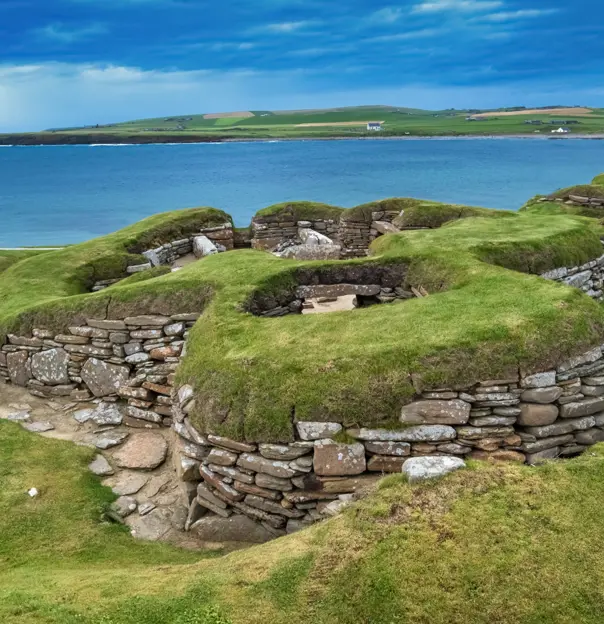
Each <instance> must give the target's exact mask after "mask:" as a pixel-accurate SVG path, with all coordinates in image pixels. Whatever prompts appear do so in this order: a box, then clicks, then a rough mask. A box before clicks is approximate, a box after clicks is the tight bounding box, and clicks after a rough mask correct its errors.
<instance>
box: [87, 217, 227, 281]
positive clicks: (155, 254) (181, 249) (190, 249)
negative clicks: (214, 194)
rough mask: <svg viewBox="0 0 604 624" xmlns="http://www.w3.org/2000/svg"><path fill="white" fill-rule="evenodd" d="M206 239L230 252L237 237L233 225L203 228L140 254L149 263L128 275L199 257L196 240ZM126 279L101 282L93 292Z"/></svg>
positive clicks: (120, 278) (135, 265)
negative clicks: (184, 258) (179, 260)
mask: <svg viewBox="0 0 604 624" xmlns="http://www.w3.org/2000/svg"><path fill="white" fill-rule="evenodd" d="M203 237H205V238H206V239H208V240H209V241H210V243H211V244H212V245H214V246H215V248H216V251H218V252H220V251H230V250H231V249H234V248H235V236H234V233H233V225H232V224H231V223H224V224H222V225H219V226H215V227H210V228H203V229H200V230H199V232H197V233H195V234H192V235H191V236H188V237H187V238H182V239H179V240H174V241H170V242H167V243H164V244H163V245H160V246H158V247H155V248H154V249H147V250H145V251H143V252H141V253H140V255H142V256H144V257H145V258H146V259H147V262H143V263H141V264H134V265H130V266H129V267H127V268H126V273H127V274H128V275H132V274H133V273H140V272H141V271H147V270H148V269H151V268H153V267H157V266H168V265H171V264H173V263H174V262H176V260H178V259H179V258H182V257H183V256H187V255H189V254H191V253H196V255H198V256H199V251H198V249H196V245H195V241H196V239H199V238H203ZM122 279H124V276H122V277H116V278H113V279H105V280H99V281H97V282H95V283H94V285H93V286H92V292H98V291H99V290H104V289H105V288H107V287H108V286H111V285H112V284H115V283H117V282H119V281H121V280H122Z"/></svg>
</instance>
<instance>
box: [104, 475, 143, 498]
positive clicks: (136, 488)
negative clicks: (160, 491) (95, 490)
mask: <svg viewBox="0 0 604 624" xmlns="http://www.w3.org/2000/svg"><path fill="white" fill-rule="evenodd" d="M148 481H149V477H148V476H147V475H144V474H140V473H138V474H137V473H134V472H122V473H120V474H119V475H118V476H117V477H116V478H115V479H112V480H110V481H108V482H104V483H103V485H108V486H109V487H110V488H111V489H112V490H113V492H114V493H115V494H117V495H118V496H130V495H132V494H136V493H137V492H140V490H142V489H143V488H144V487H145V485H146V484H147V482H148Z"/></svg>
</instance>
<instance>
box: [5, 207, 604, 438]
mask: <svg viewBox="0 0 604 624" xmlns="http://www.w3.org/2000/svg"><path fill="white" fill-rule="evenodd" d="M292 207H293V208H292ZM395 207H396V208H395ZM401 207H403V209H404V210H405V213H404V215H403V218H404V217H405V216H406V215H407V218H408V219H410V222H412V223H424V224H431V225H432V226H436V225H438V224H440V223H443V222H446V223H445V224H444V226H443V227H440V228H438V229H430V230H419V231H410V232H403V233H400V234H396V235H390V236H385V237H382V238H380V239H378V240H377V241H376V242H375V243H374V247H373V252H374V256H373V257H372V258H371V259H364V260H351V261H347V262H315V263H308V262H297V261H290V260H282V259H279V258H276V257H274V256H272V255H270V254H267V253H264V252H260V251H252V250H239V251H233V252H230V253H228V254H219V255H214V256H210V257H207V258H205V259H203V260H201V261H199V262H196V263H193V264H191V265H189V266H187V267H185V268H183V269H182V270H180V271H178V272H176V273H170V274H166V275H161V273H164V272H165V269H159V270H157V271H154V272H150V273H149V274H148V275H144V274H143V276H142V277H138V276H137V277H132V278H129V279H127V280H124V281H123V282H120V283H119V284H116V285H114V286H112V287H111V288H108V289H106V290H104V291H101V292H99V293H95V294H89V293H87V292H86V290H87V289H88V288H89V287H90V285H91V284H92V283H93V282H94V281H95V280H97V279H105V278H110V277H116V275H119V273H120V272H121V271H123V270H124V268H125V266H126V264H128V262H131V261H138V260H139V257H138V256H137V255H133V252H139V251H141V250H142V249H143V248H145V246H151V245H155V244H157V243H159V242H166V241H167V240H171V239H174V238H181V237H182V236H183V235H184V233H186V232H188V231H195V230H196V229H198V228H199V227H200V223H203V224H205V225H208V224H211V223H216V222H224V221H225V220H227V219H228V216H227V215H225V214H224V213H221V212H220V211H216V210H213V209H196V210H191V211H179V212H176V213H166V214H164V215H156V216H155V217H151V218H149V219H146V220H144V221H142V222H140V223H138V224H136V225H134V226H130V227H129V228H126V229H124V230H121V231H120V232H116V233H115V234H112V235H110V236H107V237H103V238H100V239H95V240H93V241H89V242H87V243H83V244H81V245H74V246H72V247H69V248H66V249H64V250H62V251H56V252H49V254H48V255H45V256H38V257H33V258H28V259H26V260H22V261H20V262H17V263H16V264H14V265H13V266H12V267H10V268H8V269H7V270H6V271H4V273H2V274H0V294H1V295H2V297H1V299H0V335H2V333H3V332H4V333H6V332H9V331H19V332H21V333H25V332H27V331H29V330H31V328H33V327H51V328H56V329H57V330H63V329H64V328H65V327H66V326H69V325H70V324H73V323H74V322H77V321H79V320H81V319H84V318H86V317H91V316H92V317H99V316H100V317H101V318H105V317H106V316H107V317H108V318H120V317H124V316H129V315H133V314H138V313H161V314H169V313H176V312H202V311H203V314H202V317H201V318H200V319H199V321H198V322H197V323H196V325H195V327H194V328H193V330H192V331H191V335H190V340H189V346H188V349H187V356H186V358H185V359H184V361H183V363H182V366H181V367H180V369H179V381H180V382H183V383H184V382H188V383H191V384H192V385H193V386H194V387H195V389H196V392H197V396H198V401H197V402H196V405H197V407H196V412H195V413H194V414H193V419H194V420H195V422H196V423H197V425H198V426H199V427H200V428H202V429H204V430H208V431H213V432H216V433H220V434H224V435H228V436H231V437H235V438H239V439H247V440H250V441H257V440H261V441H275V442H277V441H282V442H284V441H289V440H290V439H291V437H292V427H291V419H292V415H295V417H296V418H298V419H300V420H334V421H337V422H342V423H343V424H345V425H350V426H354V425H364V426H374V425H383V424H387V423H391V422H392V421H394V420H396V419H397V418H398V412H399V409H400V405H401V404H404V403H405V402H406V401H407V400H409V398H410V397H411V396H412V395H414V394H415V393H416V392H417V391H418V390H419V389H420V388H421V387H440V386H444V385H447V384H451V383H454V384H455V385H459V384H460V383H468V384H472V383H475V382H476V381H478V380H480V379H485V378H499V377H507V376H509V374H510V373H515V372H516V371H517V370H518V368H519V367H520V368H522V369H523V370H525V371H530V372H533V371H539V370H546V369H547V368H549V367H551V366H554V365H555V364H557V363H558V362H559V361H561V360H563V359H566V358H567V357H568V356H570V355H575V354H577V353H579V352H582V351H584V350H586V349H587V348H588V347H590V346H593V344H600V343H601V342H602V338H601V337H602V334H603V333H604V311H603V310H602V308H601V306H599V305H598V304H597V303H595V302H594V301H592V300H591V299H589V298H588V297H587V296H585V295H583V294H582V293H581V292H579V291H577V290H575V289H572V288H568V287H565V286H561V285H559V284H555V283H552V282H547V281H545V280H542V279H540V278H539V277H537V276H535V275H534V274H538V273H541V272H543V271H546V270H549V269H551V268H555V267H559V266H570V265H577V264H582V263H584V262H586V261H588V260H590V259H592V258H595V257H598V256H599V255H601V253H602V245H601V243H600V238H599V237H600V234H601V233H602V230H601V228H600V226H599V225H598V224H597V222H596V221H594V220H590V219H584V218H579V217H576V216H574V215H568V214H555V215H552V214H533V213H532V212H527V213H521V214H517V213H505V212H503V213H501V212H498V211H488V210H486V209H478V208H467V207H463V206H450V205H440V206H439V205H436V204H430V203H425V202H423V203H422V202H420V201H418V200H411V199H405V198H402V199H401V198H394V199H390V200H383V201H381V202H374V203H371V204H365V205H363V206H359V207H357V208H353V209H351V210H349V211H346V212H345V213H341V212H340V209H337V208H333V207H330V206H325V205H322V204H319V205H317V204H312V203H293V204H282V205H278V206H276V207H275V206H273V207H270V208H269V209H267V211H265V213H268V214H272V215H274V214H278V213H279V211H281V213H282V214H285V213H287V214H289V215H290V216H285V218H286V219H291V218H292V216H291V213H292V211H293V212H294V213H295V217H294V218H298V217H301V216H306V217H307V218H308V217H309V216H310V215H311V214H316V215H320V216H325V214H331V211H332V210H333V211H334V213H333V214H334V215H335V214H343V215H345V216H347V217H350V216H351V215H353V216H354V218H355V219H367V218H369V219H370V218H371V216H370V214H371V212H372V211H373V210H375V209H397V210H398V209H401ZM439 210H440V211H441V212H442V214H441V215H440V216H439ZM326 211H327V212H326ZM336 211H337V212H336ZM469 215H484V216H469ZM468 216H469V218H462V219H457V220H456V221H448V220H449V219H452V218H454V217H455V218H457V217H468ZM493 217H497V218H493ZM390 264H397V265H400V264H403V265H404V266H405V267H407V278H406V283H405V284H404V286H405V287H407V288H410V287H411V286H415V287H417V288H420V287H423V288H425V289H426V290H427V291H428V292H429V293H430V296H428V297H425V298H420V299H412V300H409V301H406V302H404V303H399V304H397V305H382V306H374V307H371V308H361V309H358V310H355V311H354V312H352V313H347V312H345V313H333V314H328V315H308V316H307V315H304V316H301V315H290V316H286V317H282V318H278V319H272V318H261V317H257V316H253V315H252V314H248V313H245V311H244V310H245V305H246V302H247V301H248V300H249V299H250V297H251V296H252V295H253V294H254V293H263V294H264V295H265V296H270V297H274V298H275V302H277V301H278V300H279V298H280V297H282V296H284V295H287V293H292V292H293V290H294V289H295V286H296V285H297V278H296V275H297V273H298V272H299V271H301V270H304V271H307V272H308V271H315V270H323V269H329V268H331V269H332V270H336V271H337V270H338V268H340V267H342V266H353V267H359V268H361V267H364V270H368V269H367V267H372V266H374V265H380V266H381V265H386V266H387V265H390ZM147 277H149V278H150V279H146V278H147ZM367 279H369V278H367ZM276 304H277V303H275V305H276ZM384 328H388V330H387V331H384ZM411 374H413V381H412V379H411Z"/></svg>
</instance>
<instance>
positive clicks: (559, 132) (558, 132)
mask: <svg viewBox="0 0 604 624" xmlns="http://www.w3.org/2000/svg"><path fill="white" fill-rule="evenodd" d="M569 132H570V130H569V129H568V128H558V129H557V130H552V134H568V133H569Z"/></svg>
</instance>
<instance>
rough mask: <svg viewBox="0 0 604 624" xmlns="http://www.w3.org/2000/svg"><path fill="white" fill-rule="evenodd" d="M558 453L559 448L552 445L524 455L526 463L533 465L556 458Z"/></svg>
mask: <svg viewBox="0 0 604 624" xmlns="http://www.w3.org/2000/svg"><path fill="white" fill-rule="evenodd" d="M559 455H560V448H559V447H558V446H554V447H553V448H549V449H546V450H544V451H539V452H538V453H529V454H527V456H526V463H527V464H529V465H531V466H533V465H535V464H541V463H543V462H544V461H547V460H548V459H556V457H558V456H559Z"/></svg>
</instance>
